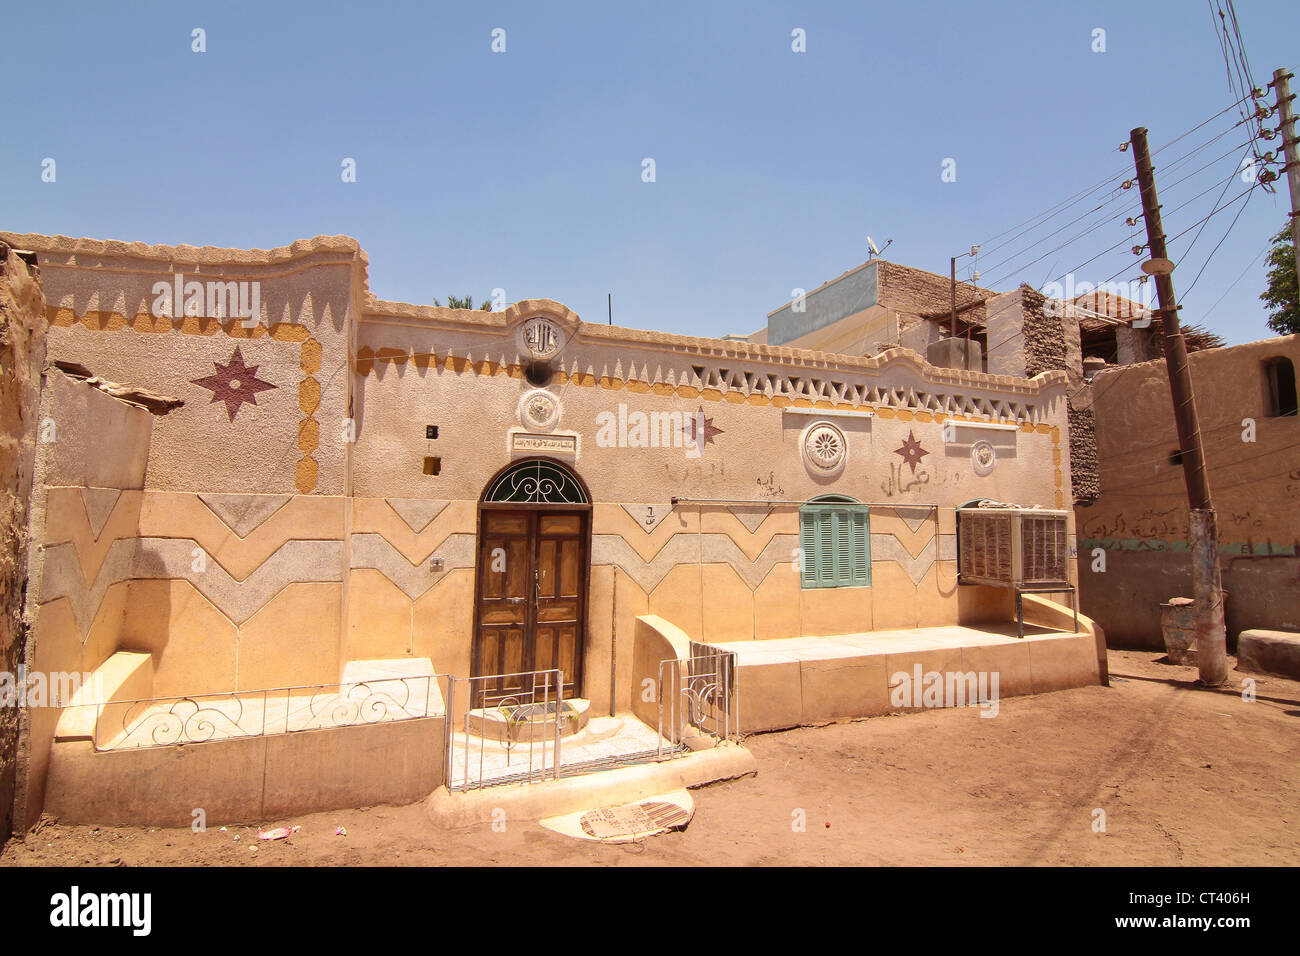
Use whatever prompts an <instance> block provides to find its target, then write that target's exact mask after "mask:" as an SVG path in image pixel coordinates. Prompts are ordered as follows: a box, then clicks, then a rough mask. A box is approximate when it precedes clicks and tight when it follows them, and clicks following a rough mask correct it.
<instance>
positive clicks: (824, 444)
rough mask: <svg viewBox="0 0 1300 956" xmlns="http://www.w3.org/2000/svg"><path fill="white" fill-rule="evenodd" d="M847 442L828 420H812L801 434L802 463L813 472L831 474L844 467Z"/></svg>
mask: <svg viewBox="0 0 1300 956" xmlns="http://www.w3.org/2000/svg"><path fill="white" fill-rule="evenodd" d="M848 452H849V443H848V439H846V438H845V437H844V432H842V431H840V430H839V429H838V428H836V427H835V426H834V425H832V424H831V423H830V422H813V423H812V424H811V425H809V426H808V428H807V430H806V431H805V432H804V436H803V460H804V464H806V465H807V466H808V468H809V469H810V470H811V471H812V472H813V473H814V474H821V475H833V474H835V473H836V472H837V471H839V470H840V469H841V468H843V467H844V459H845V458H846V457H847V456H848Z"/></svg>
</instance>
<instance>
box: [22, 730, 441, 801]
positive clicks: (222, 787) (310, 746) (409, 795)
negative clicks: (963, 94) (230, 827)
mask: <svg viewBox="0 0 1300 956" xmlns="http://www.w3.org/2000/svg"><path fill="white" fill-rule="evenodd" d="M442 744H443V718H441V717H421V718H416V719H413V720H402V721H383V722H380V723H374V724H362V725H358V726H350V727H331V728H329V729H326V730H305V731H300V732H297V733H292V734H275V735H272V736H266V737H262V736H258V737H233V738H229V739H226V740H214V741H210V742H207V743H198V744H183V745H175V746H170V747H147V748H136V749H128V750H106V751H96V750H95V749H94V747H93V745H92V744H91V742H90V741H88V740H68V741H60V742H56V743H55V744H54V746H53V748H52V749H51V752H50V768H49V775H48V777H47V783H46V799H45V807H46V809H47V810H48V811H49V812H50V813H52V814H54V815H55V816H56V817H58V818H59V820H60V821H62V822H64V823H77V824H80V823H97V824H120V825H131V826H159V827H179V826H189V825H190V824H191V823H192V822H193V820H194V816H193V812H194V810H196V809H202V810H203V811H204V813H205V815H206V822H207V824H208V825H209V826H213V825H221V824H226V823H261V822H264V821H265V820H267V819H274V818H280V817H286V816H291V815H296V814H300V813H314V812H317V811H321V810H336V809H341V808H344V807H361V806H370V805H373V804H377V803H389V804H405V803H412V802H414V801H416V800H419V799H420V798H421V797H424V796H425V795H427V794H428V793H429V792H430V791H431V790H432V789H433V788H434V787H437V786H439V785H440V784H441V783H442V773H443V766H442V763H443V761H442V753H443V746H442Z"/></svg>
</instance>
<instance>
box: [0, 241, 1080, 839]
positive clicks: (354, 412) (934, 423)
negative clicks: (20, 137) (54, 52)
mask: <svg viewBox="0 0 1300 956" xmlns="http://www.w3.org/2000/svg"><path fill="white" fill-rule="evenodd" d="M0 241H3V242H4V243H6V244H8V245H10V246H12V247H14V248H17V249H24V250H31V251H33V252H35V254H36V256H37V258H38V259H39V269H40V274H41V282H42V285H43V289H44V294H45V299H46V312H47V317H48V320H49V326H50V327H49V331H48V350H49V355H50V359H51V361H52V362H53V361H58V362H60V363H61V365H60V367H61V368H63V369H64V371H62V372H60V371H57V370H54V369H51V370H50V372H49V374H48V376H47V377H49V378H50V379H51V381H53V379H54V378H58V377H62V378H67V379H68V380H67V381H60V382H58V383H57V385H55V384H50V385H48V387H47V405H46V407H45V409H44V410H43V414H46V415H48V416H49V418H50V419H51V421H52V423H53V427H54V428H55V429H56V431H57V433H58V443H55V444H52V445H50V447H49V449H48V450H47V451H45V452H43V454H44V455H45V458H46V461H47V465H46V467H45V471H44V472H43V473H42V474H43V476H44V481H43V488H42V490H41V491H40V492H38V495H39V496H40V497H41V500H40V502H39V504H38V507H37V509H36V510H37V511H38V515H37V520H38V522H39V526H38V527H39V534H40V540H41V541H42V542H43V548H42V549H41V552H40V556H39V558H38V559H34V563H33V567H32V581H33V614H34V622H35V623H34V646H35V648H36V654H37V655H38V656H39V657H40V661H41V665H42V666H44V667H46V668H47V669H50V670H67V671H82V672H94V671H96V670H97V669H101V668H103V667H105V665H106V662H109V661H110V659H111V658H113V657H114V655H115V654H120V653H129V654H135V655H143V656H145V657H147V658H148V668H147V670H148V674H147V679H146V678H144V677H138V676H137V677H132V678H131V680H134V681H136V682H137V684H140V683H141V682H143V685H145V686H138V687H135V689H134V690H132V691H131V694H130V695H129V696H132V697H133V698H138V699H163V698H181V697H187V696H190V697H192V696H195V695H220V694H244V693H247V694H254V695H255V694H257V693H263V694H266V693H268V692H271V691H276V692H280V691H285V692H286V693H288V690H286V689H292V688H299V687H305V686H309V685H329V684H338V683H339V682H344V681H345V680H346V679H347V674H348V673H349V668H350V667H352V668H354V669H355V668H356V667H357V666H358V662H366V661H385V662H389V661H400V660H427V661H429V662H431V672H432V673H433V674H436V675H452V676H454V677H457V678H470V677H474V678H484V679H485V681H484V682H482V683H480V684H479V685H476V686H477V690H475V691H474V693H475V694H478V695H480V699H479V700H477V701H476V700H471V701H470V702H469V704H470V706H472V705H473V704H474V703H476V702H480V703H481V695H483V694H485V693H502V692H506V691H509V690H511V689H512V688H514V687H515V686H516V685H517V684H518V683H519V681H520V680H522V678H520V677H518V675H520V674H532V673H536V672H539V671H542V670H550V669H554V670H557V671H559V672H560V673H561V674H562V688H561V689H562V694H561V696H562V697H563V698H565V699H574V700H581V701H583V702H584V704H583V706H584V707H586V708H588V709H589V711H590V713H591V714H593V715H614V714H621V713H628V712H631V711H635V710H636V709H637V708H638V707H639V706H642V704H643V701H642V700H641V695H642V684H643V677H644V675H643V674H641V673H640V671H639V670H638V667H639V666H640V665H639V664H638V652H639V649H638V644H637V642H638V640H639V638H638V633H639V631H640V630H641V629H643V628H644V626H645V622H646V621H647V620H654V621H658V622H666V623H665V626H670V627H671V628H672V629H674V631H675V632H679V633H681V634H684V635H687V636H688V637H689V639H690V641H691V642H694V643H697V644H699V645H704V646H713V647H716V646H719V645H722V644H727V645H728V646H730V645H732V644H734V643H736V642H764V641H768V642H771V641H778V642H779V641H792V640H801V639H804V638H807V637H810V636H813V637H817V636H827V635H846V634H869V633H871V632H881V631H889V632H894V631H900V630H913V629H924V628H937V627H943V626H947V625H967V626H980V625H982V624H988V623H999V624H1006V623H1008V622H1014V618H1015V611H1014V606H1015V604H1014V600H1013V596H1012V594H1011V593H1010V592H1008V591H1006V590H1004V589H998V588H991V587H986V586H978V585H959V582H958V553H957V550H958V543H957V512H958V509H959V508H961V507H962V506H963V505H965V504H969V503H972V502H975V501H979V500H983V499H993V500H997V501H1001V502H1011V503H1015V504H1017V505H1019V506H1021V507H1027V508H1028V507H1035V506H1037V507H1039V508H1042V509H1048V510H1057V509H1059V510H1062V511H1067V514H1068V509H1069V507H1070V503H1071V501H1072V496H1071V487H1070V471H1069V444H1068V435H1067V433H1066V429H1067V402H1066V391H1065V386H1066V375H1065V373H1064V372H1059V371H1049V372H1045V373H1043V374H1040V375H1038V376H1037V377H1035V378H1033V379H1023V378H1013V377H1010V376H1005V375H989V374H984V373H981V372H970V371H962V370H954V369H943V368H936V367H933V366H931V365H929V364H927V363H926V362H925V361H924V360H923V359H922V358H921V357H920V356H918V355H917V354H916V353H914V352H912V351H909V350H907V349H904V348H894V349H890V350H888V351H885V352H883V353H881V354H878V355H874V356H870V357H862V356H856V357H855V356H838V355H830V354H826V353H822V352H815V351H807V350H802V349H793V348H787V347H777V346H768V345H763V344H753V343H748V342H737V341H729V340H717V339H705V338H693V337H688V336H681V335H673V334H666V333H658V332H643V331H636V330H631V329H624V328H617V327H611V326H607V325H602V324H593V323H587V322H583V321H582V320H581V319H580V318H579V317H578V316H577V315H575V314H574V313H573V312H572V311H570V310H569V309H568V308H566V307H565V306H564V305H562V304H560V303H558V302H555V301H551V300H549V299H530V300H526V301H520V302H516V303H514V304H512V305H509V306H508V307H506V308H505V309H503V310H502V311H497V312H481V311H466V310H452V309H446V308H440V307H434V306H423V305H411V304H405V303H395V302H387V301H383V300H380V299H377V298H376V297H375V296H374V295H373V294H372V293H371V291H370V289H369V285H368V280H367V260H366V256H365V254H364V252H363V251H362V250H361V249H360V247H359V246H358V245H357V243H356V242H355V241H354V240H352V239H348V238H345V237H319V238H316V239H312V240H305V241H300V242H296V243H294V244H293V245H292V246H290V247H287V248H280V249H274V250H271V251H261V250H231V249H214V248H209V247H193V246H177V247H165V246H146V245H143V244H139V243H124V242H111V241H110V242H103V241H95V240H86V239H80V240H74V239H67V238H63V237H45V236H35V235H11V234H0ZM69 369H73V370H75V371H76V372H77V375H74V376H73V377H71V378H69V377H68V374H67V370H69ZM87 375H89V376H93V378H91V379H89V380H88V381H90V382H92V383H94V382H99V383H101V384H102V383H104V382H108V383H116V384H117V385H122V384H127V385H129V386H131V387H134V388H137V389H144V390H147V391H148V392H149V393H152V394H155V395H159V396H164V397H167V398H174V399H178V400H179V401H180V402H182V403H183V404H180V405H179V406H178V407H173V408H171V409H170V410H168V411H167V412H166V414H154V413H152V412H150V411H148V410H146V409H141V408H139V407H133V408H130V409H129V410H128V413H123V414H124V415H125V416H126V418H128V419H131V421H128V422H125V423H124V424H122V426H121V429H120V431H119V432H118V433H115V434H116V436H117V437H114V435H113V434H110V432H109V431H104V432H102V433H101V434H100V435H99V436H98V437H96V436H79V435H78V429H79V428H80V427H81V426H79V425H78V424H77V422H76V421H73V420H71V419H74V418H76V416H78V415H81V416H82V419H83V420H85V415H86V412H85V410H84V408H83V407H82V406H84V405H85V403H86V401H87V400H86V399H84V398H79V397H78V395H79V393H78V392H77V391H76V388H77V387H79V386H82V385H84V384H85V381H86V380H87V379H86V376H87ZM78 376H79V377H78ZM108 392H109V395H108V396H104V400H105V401H110V400H111V398H110V396H111V395H112V389H111V388H110V389H108ZM60 396H62V398H60ZM96 401H98V399H96ZM78 403H81V404H80V405H79V404H78ZM79 408H81V409H82V410H81V411H78V409H79ZM137 419H138V421H137ZM65 436H66V438H65ZM141 436H143V437H141ZM83 438H84V441H83V440H82V439H83ZM87 455H91V456H92V457H94V458H95V460H94V461H92V462H82V463H83V464H84V465H85V467H73V466H72V465H70V464H69V463H70V462H72V463H76V462H81V461H82V459H84V458H85V457H86V456H87ZM38 477H39V476H38ZM1066 520H1067V530H1068V534H1069V538H1070V541H1071V542H1072V541H1073V530H1074V529H1073V519H1072V517H1067V519H1066ZM1070 554H1071V561H1070V567H1071V571H1070V575H1071V580H1073V570H1072V569H1073V560H1072V555H1073V551H1072V550H1071V552H1070ZM1067 616H1068V615H1067ZM1085 625H1086V622H1085ZM1011 626H1012V627H1013V628H1014V623H1012V625H1011ZM1079 633H1080V634H1082V635H1083V640H1084V641H1085V642H1090V641H1091V640H1092V636H1091V635H1092V632H1091V631H1090V630H1088V627H1087V626H1081V627H1080V629H1079ZM771 646H773V647H775V646H777V645H771ZM1088 658H1089V655H1088V654H1087V653H1085V654H1084V655H1083V661H1084V663H1083V665H1081V666H1082V669H1081V670H1077V672H1076V673H1073V674H1072V676H1070V677H1069V678H1068V679H1066V678H1061V679H1059V680H1058V679H1055V678H1054V680H1055V684H1054V685H1053V686H1064V685H1068V684H1069V683H1081V682H1088V681H1095V680H1096V679H1097V672H1098V668H1097V660H1096V656H1095V654H1094V655H1092V656H1091V660H1090V661H1089V659H1088ZM123 666H125V665H123ZM132 674H135V671H132ZM511 675H515V676H511ZM1008 679H1009V678H1008ZM1029 680H1030V678H1029V676H1028V672H1027V671H1026V676H1025V683H1024V686H1023V687H1018V688H1017V689H1012V688H1011V687H1010V686H1009V685H1007V684H1004V688H1005V689H1004V693H1008V694H1009V693H1019V692H1029V691H1030V690H1035V689H1045V688H1044V687H1042V686H1037V685H1034V686H1031V684H1030V683H1029ZM742 686H743V684H742ZM757 686H758V685H755V687H756V688H757ZM442 693H444V694H445V693H446V691H445V688H444V689H443V691H442ZM126 696H128V695H127V693H126V691H123V692H122V693H120V694H119V697H123V698H125V697H126ZM289 696H290V697H292V694H291V693H290V694H289ZM761 697H762V692H760V691H758V690H755V692H754V695H753V696H752V698H751V700H752V705H751V710H750V713H752V714H755V715H759V714H761V713H763V706H764V705H763V701H762V699H761ZM263 707H264V708H267V707H269V705H268V704H265V703H264V704H263ZM101 716H102V708H101ZM844 716H851V715H844ZM57 719H58V716H57V714H56V715H52V716H51V717H49V718H48V719H46V720H45V723H44V725H42V726H41V727H37V728H35V729H34V733H35V734H36V736H35V737H34V738H33V743H32V752H33V755H34V756H33V761H34V762H33V766H32V770H31V772H30V775H29V776H30V780H29V782H28V792H29V795H30V796H29V803H30V806H29V814H30V812H31V808H33V807H39V805H40V803H41V800H42V794H41V787H42V786H43V782H42V781H43V779H44V773H45V764H46V763H47V762H48V761H49V759H50V758H49V757H48V754H50V753H52V752H56V751H57V748H58V746H59V739H60V738H59V732H58V730H57V729H56V726H55V724H56V722H57ZM265 720H266V716H265V713H264V714H263V721H264V723H265ZM793 722H794V723H798V722H799V720H798V719H794V720H793ZM769 723H770V724H771V725H773V726H779V725H781V720H777V719H775V718H774V719H773V720H772V721H769ZM789 723H790V721H786V724H787V725H788V724H789ZM69 752H71V751H69ZM43 755H45V756H43ZM56 762H57V761H56ZM79 772H80V771H79ZM69 773H71V771H69ZM87 773H88V771H87ZM68 779H70V780H80V779H82V778H81V777H77V776H76V775H75V774H73V775H72V776H71V777H69V778H68ZM85 779H87V780H88V779H89V777H86V778H85ZM74 785H75V783H69V784H61V785H60V786H63V787H65V789H66V787H69V786H74Z"/></svg>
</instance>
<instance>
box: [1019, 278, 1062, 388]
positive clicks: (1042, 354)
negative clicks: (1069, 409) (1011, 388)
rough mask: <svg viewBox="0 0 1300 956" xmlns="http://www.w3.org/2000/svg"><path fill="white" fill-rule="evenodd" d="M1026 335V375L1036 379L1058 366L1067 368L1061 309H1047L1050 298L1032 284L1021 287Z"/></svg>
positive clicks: (1023, 324)
mask: <svg viewBox="0 0 1300 956" xmlns="http://www.w3.org/2000/svg"><path fill="white" fill-rule="evenodd" d="M1020 293H1021V294H1020V301H1021V307H1022V308H1023V309H1024V317H1023V320H1022V323H1021V326H1022V328H1023V329H1024V336H1025V346H1024V349H1025V375H1027V376H1028V377H1029V378H1033V377H1034V376H1035V375H1038V374H1039V373H1041V372H1046V371H1050V370H1051V369H1054V368H1059V369H1067V371H1068V368H1067V364H1066V348H1065V329H1064V326H1063V324H1062V321H1061V316H1060V315H1059V314H1058V313H1060V312H1061V310H1060V309H1051V310H1046V309H1044V308H1043V304H1044V303H1045V302H1046V301H1047V297H1046V296H1045V295H1043V294H1042V293H1041V292H1038V291H1037V290H1036V289H1033V288H1031V287H1030V286H1028V285H1022V286H1021V287H1020Z"/></svg>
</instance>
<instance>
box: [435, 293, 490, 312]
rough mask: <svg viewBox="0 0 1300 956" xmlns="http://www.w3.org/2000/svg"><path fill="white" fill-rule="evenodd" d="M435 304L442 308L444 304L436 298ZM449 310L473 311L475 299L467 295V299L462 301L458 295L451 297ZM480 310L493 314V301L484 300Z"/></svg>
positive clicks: (448, 300)
mask: <svg viewBox="0 0 1300 956" xmlns="http://www.w3.org/2000/svg"><path fill="white" fill-rule="evenodd" d="M433 304H434V305H436V306H441V305H442V303H441V302H439V301H438V300H437V299H436V298H435V299H434V300H433ZM447 308H449V309H472V308H474V297H473V296H469V295H467V296H465V297H464V298H463V299H462V298H461V297H460V296H457V295H449V296H447ZM479 309H480V310H482V311H483V312H491V311H492V300H491V299H484V300H483V304H482V305H480V306H479Z"/></svg>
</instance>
